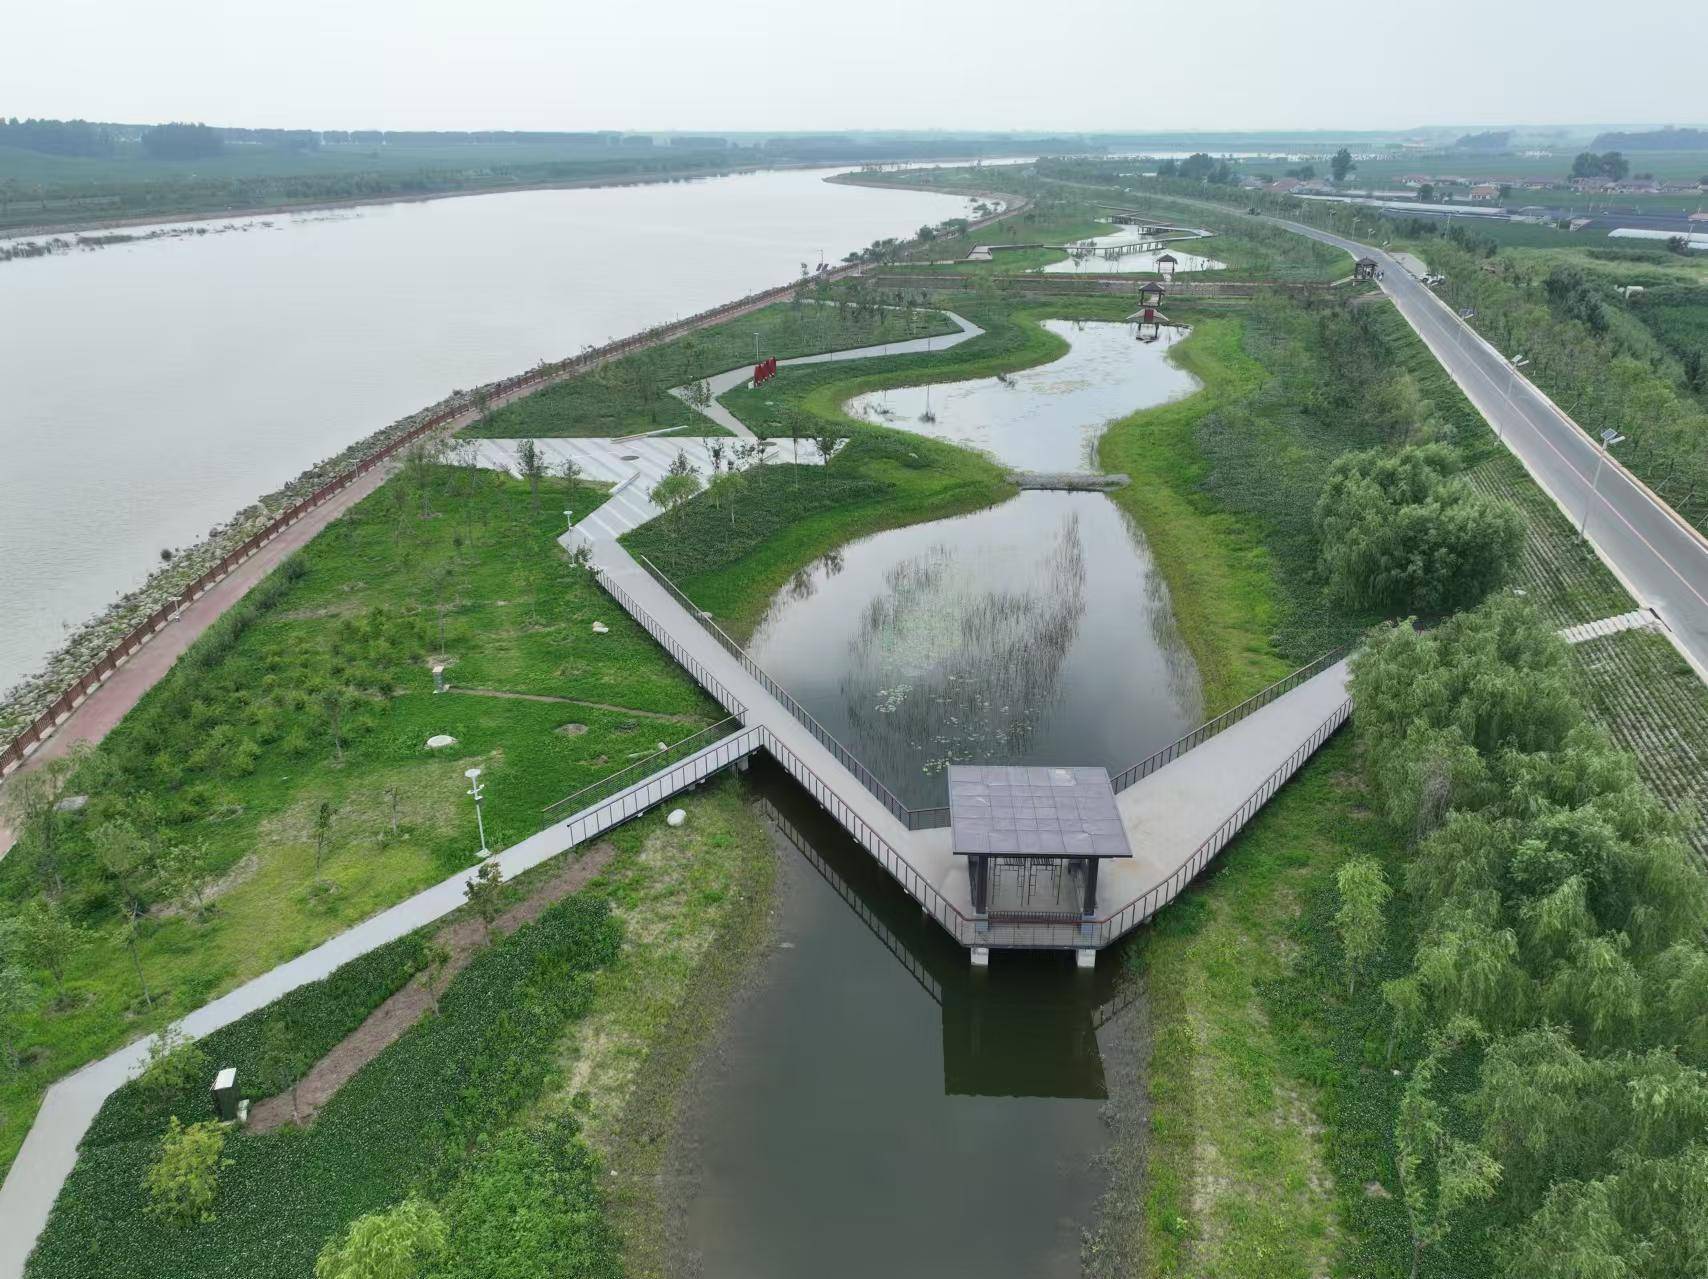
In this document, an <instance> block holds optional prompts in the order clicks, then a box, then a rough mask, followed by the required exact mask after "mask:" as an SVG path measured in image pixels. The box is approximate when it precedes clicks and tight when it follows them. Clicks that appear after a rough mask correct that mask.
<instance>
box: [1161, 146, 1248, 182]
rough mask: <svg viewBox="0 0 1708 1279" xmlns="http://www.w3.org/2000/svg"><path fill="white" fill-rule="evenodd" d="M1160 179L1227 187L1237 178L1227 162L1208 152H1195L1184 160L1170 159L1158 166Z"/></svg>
mask: <svg viewBox="0 0 1708 1279" xmlns="http://www.w3.org/2000/svg"><path fill="white" fill-rule="evenodd" d="M1156 175H1157V177H1159V178H1182V179H1184V180H1185V181H1187V182H1211V183H1215V184H1216V185H1218V186H1225V185H1226V184H1228V183H1230V182H1232V181H1234V179H1235V177H1236V176H1237V175H1236V174H1235V173H1234V170H1233V166H1232V165H1230V164H1229V163H1228V162H1227V161H1226V160H1218V159H1216V158H1215V157H1214V156H1212V155H1210V154H1209V153H1208V152H1207V151H1194V152H1193V153H1192V154H1191V155H1189V156H1187V157H1186V158H1185V159H1184V160H1176V159H1168V160H1163V161H1161V162H1159V163H1158V164H1157V166H1156Z"/></svg>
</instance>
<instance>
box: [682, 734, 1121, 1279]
mask: <svg viewBox="0 0 1708 1279" xmlns="http://www.w3.org/2000/svg"><path fill="white" fill-rule="evenodd" d="M754 777H755V786H756V789H757V790H758V791H759V793H760V795H761V796H763V797H764V799H765V800H766V802H767V803H768V804H769V805H771V806H772V807H771V808H770V812H771V815H772V817H773V820H774V821H775V822H776V824H777V827H778V830H779V838H780V839H781V840H782V841H784V847H783V849H782V851H783V854H784V862H783V871H782V876H781V884H780V894H779V895H780V897H781V900H782V908H781V918H780V921H779V924H778V929H777V943H778V944H777V948H776V949H775V950H774V951H773V952H772V953H771V955H770V957H769V958H768V959H767V960H766V961H765V963H764V971H763V972H762V974H761V977H760V983H759V986H758V988H757V989H756V990H755V991H754V992H753V993H752V995H751V996H750V997H749V998H748V999H747V1000H746V1001H745V1002H744V1003H742V1004H741V1005H740V1006H739V1007H738V1008H737V1010H736V1012H735V1014H734V1015H733V1017H732V1018H731V1026H730V1029H729V1031H728V1032H727V1033H726V1035H725V1036H724V1039H723V1041H722V1043H721V1044H720V1046H719V1052H718V1054H717V1058H716V1062H715V1066H714V1069H713V1074H712V1076H711V1078H710V1079H709V1080H708V1081H707V1083H706V1085H705V1086H704V1088H703V1090H702V1092H701V1094H700V1095H699V1097H698V1099H697V1102H696V1104H694V1105H693V1106H692V1107H691V1110H690V1113H689V1115H688V1116H687V1117H686V1119H687V1122H686V1123H685V1125H684V1129H685V1133H686V1134H688V1136H687V1138H686V1140H684V1141H683V1142H682V1143H681V1144H680V1145H679V1148H678V1149H679V1155H678V1159H677V1162H678V1164H679V1171H680V1172H682V1173H685V1175H684V1176H683V1177H682V1179H681V1181H680V1182H678V1183H677V1185H678V1187H679V1195H680V1199H681V1202H680V1203H679V1204H678V1205H677V1207H678V1209H679V1210H680V1211H681V1213H682V1217H681V1220H682V1224H683V1234H684V1238H685V1244H684V1246H685V1250H686V1252H687V1254H688V1255H687V1257H686V1258H684V1260H685V1261H686V1262H687V1264H686V1265H684V1267H683V1271H684V1273H692V1274H696V1275H702V1276H704V1279H801V1276H808V1275H810V1276H813V1279H873V1277H874V1276H879V1275H896V1276H914V1275H929V1276H943V1277H944V1279H996V1277H997V1276H1003V1277H1006V1276H1015V1277H1017V1279H1018V1277H1020V1276H1024V1277H1025V1279H1075V1277H1076V1276H1078V1275H1079V1274H1080V1249H1081V1243H1082V1232H1083V1231H1084V1230H1086V1229H1089V1228H1091V1227H1092V1226H1093V1223H1094V1222H1095V1220H1096V1218H1097V1213H1098V1206H1099V1199H1100V1197H1101V1196H1102V1195H1103V1193H1104V1188H1105V1184H1106V1177H1105V1176H1104V1174H1103V1172H1102V1170H1101V1168H1100V1166H1099V1156H1100V1155H1101V1153H1102V1152H1103V1151H1104V1150H1105V1148H1106V1147H1107V1145H1108V1141H1109V1131H1110V1130H1109V1124H1108V1116H1109V1112H1110V1111H1111V1110H1114V1111H1121V1110H1130V1108H1131V1107H1132V1105H1133V1101H1132V1094H1133V1092H1134V1090H1136V1089H1138V1088H1139V1087H1141V1085H1142V1081H1141V1080H1140V1078H1139V1075H1138V1070H1137V1065H1136V1056H1137V1054H1136V1053H1134V1052H1133V1051H1132V1049H1131V1048H1130V1047H1128V1046H1127V1045H1128V1044H1129V1043H1130V1042H1131V1037H1132V1035H1133V1034H1134V1019H1135V1018H1136V1017H1137V1016H1138V1013H1139V1010H1138V1009H1137V1008H1135V1007H1132V1006H1130V1005H1131V1000H1132V997H1133V988H1132V986H1131V983H1130V981H1129V980H1127V979H1125V978H1124V976H1123V974H1122V973H1121V971H1120V968H1121V965H1120V959H1119V955H1118V954H1116V953H1109V954H1105V955H1104V956H1102V961H1101V962H1100V964H1099V966H1098V967H1097V968H1096V969H1095V970H1093V971H1091V972H1083V971H1078V970H1076V969H1075V967H1074V964H1073V960H1072V958H1071V957H1070V956H1069V955H1067V954H1066V953H1065V952H1059V951H1058V952H1033V953H1026V954H1009V955H1003V956H1001V957H1000V959H999V961H998V962H997V963H996V964H994V965H993V966H992V967H991V968H990V969H989V970H977V971H975V970H974V969H973V968H972V967H971V965H969V964H968V962H967V952H966V951H965V950H964V949H963V948H962V947H960V946H959V945H957V944H956V943H955V942H953V941H951V940H950V938H949V936H948V934H947V933H945V932H944V931H943V930H942V929H941V928H940V927H938V925H937V923H936V921H934V920H932V919H931V918H929V917H928V916H926V915H924V914H923V913H922V912H921V911H920V909H919V907H918V906H917V905H916V904H915V903H914V902H913V901H912V900H910V899H909V898H907V897H905V896H903V895H902V893H901V892H900V891H899V890H898V889H897V888H896V887H895V885H894V883H893V882H891V881H890V880H889V879H888V877H887V876H886V875H885V873H884V872H883V870H882V869H880V868H879V866H878V865H877V863H876V862H874V861H873V860H872V858H871V856H870V855H869V854H868V853H867V852H866V851H865V850H864V849H863V848H861V847H859V846H858V845H857V844H855V843H854V842H853V841H852V840H851V839H849V837H848V835H847V834H846V833H845V832H844V831H843V830H842V828H841V827H839V826H838V825H836V823H835V822H834V820H833V819H831V818H830V817H829V816H828V815H827V814H826V813H825V812H824V811H823V810H822V809H820V808H819V807H818V806H817V805H816V804H815V803H813V802H812V801H811V800H810V799H809V798H807V796H806V795H805V794H804V793H803V792H802V791H801V790H800V788H799V787H797V786H795V785H794V783H793V781H792V780H791V779H790V778H789V777H788V776H787V775H786V774H784V773H782V771H781V770H780V769H777V768H775V767H774V766H771V765H761V766H756V768H755V770H754ZM1106 1057H1107V1067H1106V1064H1105V1060H1106Z"/></svg>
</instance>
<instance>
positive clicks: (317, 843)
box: [314, 799, 338, 879]
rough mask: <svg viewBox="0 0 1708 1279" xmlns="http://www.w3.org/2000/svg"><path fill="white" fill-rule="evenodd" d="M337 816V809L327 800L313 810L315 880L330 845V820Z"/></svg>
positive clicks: (318, 875)
mask: <svg viewBox="0 0 1708 1279" xmlns="http://www.w3.org/2000/svg"><path fill="white" fill-rule="evenodd" d="M337 815H338V809H337V807H336V806H335V805H334V804H333V803H332V801H331V800H329V799H323V800H321V801H320V806H319V807H318V808H316V809H315V810H314V874H315V878H317V879H318V878H319V877H320V867H321V865H322V863H324V862H325V860H326V850H327V848H328V847H329V846H330V845H331V843H332V820H333V818H335V817H336V816H337Z"/></svg>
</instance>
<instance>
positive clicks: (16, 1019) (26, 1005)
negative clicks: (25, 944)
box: [0, 962, 36, 1071]
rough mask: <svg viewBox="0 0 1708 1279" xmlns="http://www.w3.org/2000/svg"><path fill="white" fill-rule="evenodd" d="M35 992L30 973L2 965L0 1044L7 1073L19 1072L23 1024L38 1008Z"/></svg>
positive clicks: (8, 965)
mask: <svg viewBox="0 0 1708 1279" xmlns="http://www.w3.org/2000/svg"><path fill="white" fill-rule="evenodd" d="M35 1002H36V990H35V986H34V985H32V984H31V982H30V978H29V974H27V973H26V972H24V970H23V969H22V968H20V967H19V966H18V965H17V964H12V963H5V962H0V1045H4V1054H5V1060H6V1069H7V1070H9V1071H10V1070H16V1069H17V1068H18V1062H19V1060H20V1059H21V1057H22V1056H23V1043H22V1033H23V1032H22V1027H21V1024H20V1023H21V1021H22V1019H23V1016H24V1014H25V1013H27V1012H29V1010H30V1009H31V1008H32V1007H34V1006H35Z"/></svg>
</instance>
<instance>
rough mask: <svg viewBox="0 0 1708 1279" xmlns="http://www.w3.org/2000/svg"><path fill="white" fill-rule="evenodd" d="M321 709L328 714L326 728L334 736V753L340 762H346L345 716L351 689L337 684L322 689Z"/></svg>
mask: <svg viewBox="0 0 1708 1279" xmlns="http://www.w3.org/2000/svg"><path fill="white" fill-rule="evenodd" d="M319 700H320V711H321V714H323V715H325V716H326V730H327V732H328V733H330V734H331V736H332V754H333V758H334V759H335V760H337V762H338V763H340V764H342V763H343V762H344V716H345V715H346V714H348V713H349V710H350V694H349V691H348V690H346V689H343V688H339V687H337V686H336V685H333V686H329V687H327V688H323V689H321V690H320V697H319Z"/></svg>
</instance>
